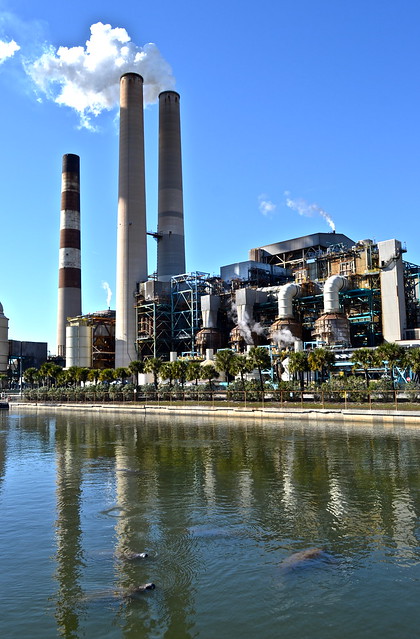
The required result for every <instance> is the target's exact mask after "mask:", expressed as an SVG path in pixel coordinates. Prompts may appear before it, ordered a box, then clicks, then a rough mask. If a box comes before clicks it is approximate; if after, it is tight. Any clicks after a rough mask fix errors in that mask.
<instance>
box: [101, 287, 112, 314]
mask: <svg viewBox="0 0 420 639" xmlns="http://www.w3.org/2000/svg"><path fill="white" fill-rule="evenodd" d="M102 288H103V289H105V290H106V293H107V295H106V305H107V307H108V308H111V297H112V291H111V288H110V286H109V284H108V282H102Z"/></svg>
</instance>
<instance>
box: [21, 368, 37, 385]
mask: <svg viewBox="0 0 420 639" xmlns="http://www.w3.org/2000/svg"><path fill="white" fill-rule="evenodd" d="M37 375H38V369H37V368H34V367H33V366H31V367H30V368H27V369H26V371H25V372H24V373H23V378H24V380H25V382H26V383H27V384H29V385H30V387H31V388H33V387H34V382H35V380H36V377H37Z"/></svg>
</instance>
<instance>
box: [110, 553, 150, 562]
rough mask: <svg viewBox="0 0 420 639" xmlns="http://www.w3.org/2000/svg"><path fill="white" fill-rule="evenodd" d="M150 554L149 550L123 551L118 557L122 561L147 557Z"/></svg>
mask: <svg viewBox="0 0 420 639" xmlns="http://www.w3.org/2000/svg"><path fill="white" fill-rule="evenodd" d="M148 556H149V555H148V554H147V552H122V553H120V554H119V555H118V559H121V560H122V561H135V560H136V559H146V557H148Z"/></svg>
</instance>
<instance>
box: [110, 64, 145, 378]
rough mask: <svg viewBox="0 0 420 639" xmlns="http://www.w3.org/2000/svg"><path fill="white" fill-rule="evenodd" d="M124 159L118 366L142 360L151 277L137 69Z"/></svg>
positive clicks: (126, 117) (131, 82) (123, 86)
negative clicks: (140, 313) (145, 289)
mask: <svg viewBox="0 0 420 639" xmlns="http://www.w3.org/2000/svg"><path fill="white" fill-rule="evenodd" d="M119 162H120V165H119V183H118V230H117V282H116V318H115V366H116V367H120V366H123V367H125V366H128V364H129V363H130V361H132V360H135V359H137V349H136V340H137V329H136V313H135V309H134V304H135V293H136V291H137V285H138V283H139V282H144V281H146V280H147V246H146V188H145V175H144V130H143V78H142V77H141V76H140V75H138V74H137V73H125V74H124V75H123V76H122V77H121V80H120V157H119Z"/></svg>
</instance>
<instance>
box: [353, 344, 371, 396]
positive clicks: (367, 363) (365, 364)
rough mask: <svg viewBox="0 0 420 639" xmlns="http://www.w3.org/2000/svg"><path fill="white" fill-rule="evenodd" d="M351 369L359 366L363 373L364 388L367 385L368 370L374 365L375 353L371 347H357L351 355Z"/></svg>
mask: <svg viewBox="0 0 420 639" xmlns="http://www.w3.org/2000/svg"><path fill="white" fill-rule="evenodd" d="M350 359H351V361H352V362H353V364H354V366H353V370H355V369H357V368H361V369H362V370H363V372H364V374H365V381H366V388H368V387H369V375H368V371H369V369H370V368H373V367H374V366H375V365H376V359H377V358H376V353H375V351H374V350H373V349H371V348H358V349H357V350H356V351H354V352H353V353H352V355H351V358H350Z"/></svg>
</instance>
